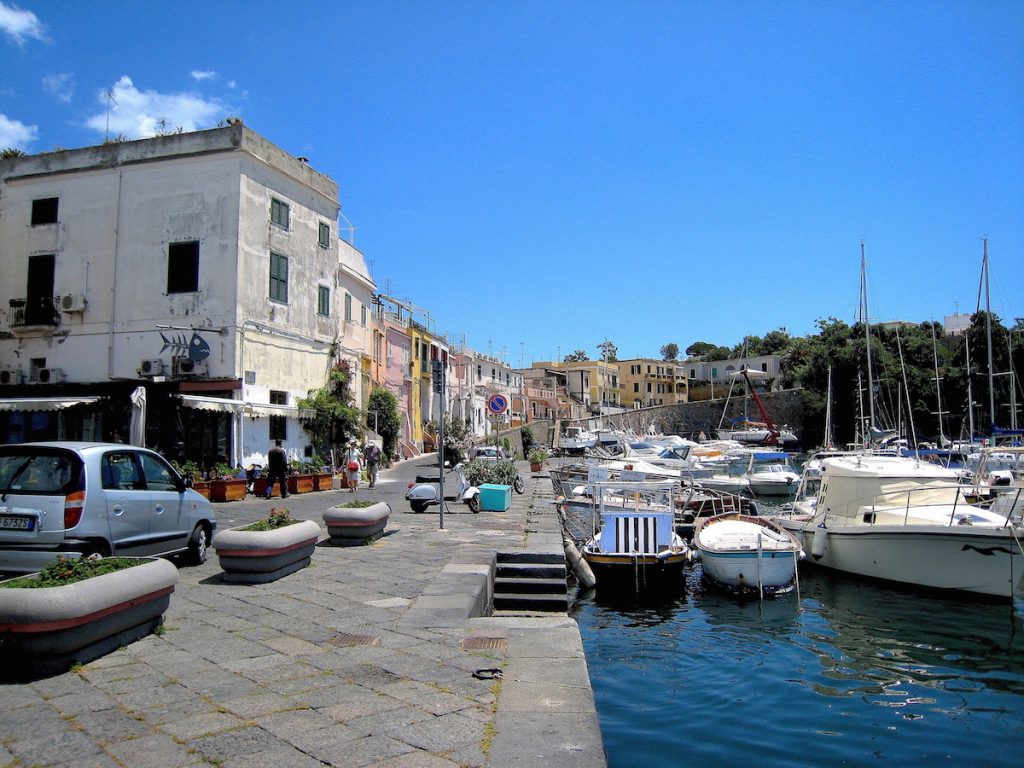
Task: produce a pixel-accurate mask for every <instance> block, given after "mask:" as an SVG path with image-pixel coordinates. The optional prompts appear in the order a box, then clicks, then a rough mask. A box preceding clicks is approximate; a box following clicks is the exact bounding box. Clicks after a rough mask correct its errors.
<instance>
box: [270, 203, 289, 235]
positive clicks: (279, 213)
mask: <svg viewBox="0 0 1024 768" xmlns="http://www.w3.org/2000/svg"><path fill="white" fill-rule="evenodd" d="M270 223H271V224H276V225H277V226H279V227H281V228H282V229H288V203H282V202H281V201H280V200H278V199H277V198H276V197H272V198H270Z"/></svg>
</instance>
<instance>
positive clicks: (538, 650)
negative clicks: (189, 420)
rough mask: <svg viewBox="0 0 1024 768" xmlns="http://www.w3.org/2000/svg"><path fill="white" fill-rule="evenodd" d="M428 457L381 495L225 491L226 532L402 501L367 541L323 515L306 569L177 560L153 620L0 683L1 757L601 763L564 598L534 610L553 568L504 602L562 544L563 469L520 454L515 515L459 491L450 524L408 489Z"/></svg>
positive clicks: (405, 469)
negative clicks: (239, 574) (64, 667)
mask: <svg viewBox="0 0 1024 768" xmlns="http://www.w3.org/2000/svg"><path fill="white" fill-rule="evenodd" d="M430 465H433V466H434V467H436V456H433V455H430V454H428V455H426V456H422V457H419V458H417V459H413V460H411V461H407V462H403V463H401V464H399V465H397V466H395V467H393V468H390V469H388V470H385V471H383V472H382V473H381V477H380V479H379V481H378V484H377V487H376V488H374V489H372V490H371V489H368V488H366V486H365V485H364V486H363V487H361V488H360V489H358V490H357V491H356V492H355V493H352V492H350V491H348V490H334V491H326V492H319V493H308V494H297V495H296V494H293V495H290V496H289V497H288V498H287V499H284V500H282V499H276V498H275V499H272V500H264V499H261V498H257V497H253V496H249V497H248V499H247V500H245V501H237V502H229V503H224V504H218V505H216V513H217V520H218V527H219V529H221V530H223V529H226V528H230V527H234V526H239V525H245V524H247V523H249V522H252V521H255V520H258V519H260V518H263V517H265V516H266V515H267V513H268V512H269V511H270V509H271V508H272V507H276V508H281V507H287V509H288V510H289V511H290V513H291V515H292V516H293V517H295V518H298V519H305V520H314V521H317V522H318V523H320V524H321V526H323V520H322V514H323V512H324V511H325V510H326V509H327V508H329V507H331V506H333V505H337V504H344V503H346V502H348V501H351V500H352V499H365V500H373V501H385V502H387V503H388V504H389V505H390V506H391V510H392V511H391V516H390V520H389V522H388V525H387V528H386V530H385V533H384V536H382V537H381V538H380V539H378V540H377V541H375V542H373V543H372V544H369V545H366V546H346V547H342V546H335V545H332V544H330V542H329V539H328V537H327V534H326V529H325V528H324V529H323V535H322V536H321V539H320V541H319V544H318V545H317V547H316V551H315V553H314V555H313V558H312V563H311V564H310V565H309V566H308V567H306V568H304V569H302V570H300V571H297V572H296V573H293V574H290V575H288V576H286V577H284V578H282V579H279V580H277V581H274V582H271V583H267V584H258V585H244V584H232V583H228V582H226V581H224V580H223V578H222V576H221V573H222V571H221V569H220V567H219V566H218V562H217V556H216V554H215V552H214V551H213V550H212V549H211V551H210V555H209V558H208V559H207V561H206V563H205V564H203V565H201V566H196V567H182V568H181V570H180V577H181V580H180V582H179V584H178V585H177V587H176V590H175V592H174V594H173V596H172V599H171V605H170V608H169V610H168V612H167V613H166V615H165V619H164V624H163V627H162V628H161V629H160V630H159V631H158V632H157V633H155V634H152V635H149V636H147V637H145V638H143V639H142V640H139V641H137V642H134V643H132V644H130V645H128V646H126V647H122V648H120V649H118V650H116V651H114V652H112V653H110V654H108V655H105V656H102V657H101V658H98V659H96V660H94V661H91V662H89V663H87V664H85V665H82V666H79V667H76V668H73V669H71V670H69V671H67V672H65V673H63V674H59V675H56V676H53V677H48V678H42V679H34V680H29V681H27V682H9V683H4V684H0V733H2V734H3V740H2V741H0V768H6V766H14V765H33V766H63V765H72V764H74V765H75V766H76V767H77V768H94V767H95V768H100V767H104V766H132V768H146V766H160V767H161V768H174V767H175V766H204V765H217V766H220V767H221V768H241V767H242V766H244V767H245V768H261V766H268V767H269V766H274V767H275V768H277V767H278V766H288V768H306V767H307V766H308V767H310V768H313V767H315V766H352V767H353V768H355V767H357V766H400V767H402V766H404V767H406V768H445V766H448V767H449V768H452V767H454V766H508V767H510V768H511V766H524V765H529V766H569V767H572V766H581V767H582V766H586V768H600V766H603V765H605V764H606V760H605V754H604V750H603V746H602V740H601V732H600V728H599V725H598V719H597V713H596V710H595V707H594V696H593V692H592V690H591V685H590V679H589V675H588V670H587V661H586V658H585V656H584V653H583V646H582V642H581V639H580V633H579V629H578V627H577V625H576V622H575V621H573V620H572V619H570V618H569V617H568V615H567V614H566V608H565V606H566V605H567V601H565V600H560V599H559V598H558V596H552V595H551V594H547V595H541V596H540V597H536V598H533V599H536V600H537V605H536V606H534V607H531V603H530V600H531V597H530V595H531V594H534V595H537V594H538V593H540V592H542V591H543V590H544V589H545V588H544V587H540V586H538V585H539V584H541V583H546V584H547V585H548V587H546V589H547V591H548V592H550V584H551V583H552V581H553V580H552V579H551V578H539V579H534V578H531V577H530V575H529V573H527V575H526V577H524V578H523V579H522V589H521V593H522V594H520V595H519V597H511V596H514V595H516V594H517V593H518V592H517V588H516V587H515V586H514V584H513V586H511V587H509V586H508V580H509V578H514V577H508V576H499V575H498V574H499V571H500V570H501V569H502V567H503V566H502V563H503V562H504V563H513V564H515V563H520V564H521V563H529V562H531V561H536V562H538V563H548V564H547V565H545V566H542V568H544V567H550V563H549V562H548V561H550V560H552V559H557V555H559V554H560V553H561V551H562V545H561V533H560V529H559V523H558V519H557V516H556V514H555V509H554V506H553V505H552V504H551V499H552V492H551V483H550V479H549V478H548V477H547V476H546V473H545V474H536V475H531V474H530V473H529V471H528V465H527V464H525V463H520V464H519V466H520V471H521V474H522V475H523V477H524V479H525V480H526V492H525V493H524V494H523V495H515V494H513V495H512V503H511V506H510V507H509V508H508V509H507V510H506V511H502V512H495V511H483V512H480V513H478V514H473V513H472V512H471V510H470V509H469V508H468V507H467V506H466V505H464V504H461V503H459V502H448V505H447V511H446V514H445V515H444V528H443V529H442V528H441V527H440V519H439V515H438V514H437V509H436V507H434V508H431V511H430V512H427V513H423V514H414V513H412V512H411V511H410V509H409V505H408V502H406V501H405V500H404V498H403V494H404V492H405V490H406V487H407V485H408V482H409V481H411V480H412V479H413V477H414V476H415V475H416V474H417V473H418V472H424V471H426V468H427V467H429V466H430ZM517 567H519V566H516V565H512V566H508V567H506V570H509V571H511V572H513V573H514V572H515V571H516V569H517ZM496 583H498V584H499V587H498V589H499V595H498V599H497V601H496V599H495V597H496V595H495V585H496ZM503 583H504V586H501V585H502V584H503ZM520 598H522V599H521V600H520ZM496 603H497V604H498V605H499V609H498V610H497V611H495V610H494V606H495V604H496ZM501 606H507V607H504V608H503V607H501Z"/></svg>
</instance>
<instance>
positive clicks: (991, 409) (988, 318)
mask: <svg viewBox="0 0 1024 768" xmlns="http://www.w3.org/2000/svg"><path fill="white" fill-rule="evenodd" d="M981 242H982V256H981V272H982V275H983V276H984V278H985V325H986V333H987V340H988V413H989V418H990V419H991V420H992V427H991V430H990V431H989V434H990V435H991V434H992V433H993V432H994V431H995V426H996V390H995V384H994V381H993V375H994V374H993V372H992V302H991V296H990V295H989V286H988V238H987V237H983V238H982V239H981Z"/></svg>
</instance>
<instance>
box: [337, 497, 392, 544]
mask: <svg viewBox="0 0 1024 768" xmlns="http://www.w3.org/2000/svg"><path fill="white" fill-rule="evenodd" d="M390 516H391V507H390V506H389V505H387V504H385V503H384V502H383V501H378V502H377V503H376V504H371V505H370V506H368V507H346V506H343V505H339V506H336V507H331V508H330V509H328V510H327V511H326V512H324V523H325V524H326V525H327V533H328V534H329V535H330V537H331V544H340V545H342V546H345V545H352V544H369V543H370V542H371V541H375V540H377V539H379V538H380V537H381V536H383V535H384V528H385V527H386V526H387V524H388V518H389V517H390Z"/></svg>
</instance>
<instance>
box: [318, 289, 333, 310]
mask: <svg viewBox="0 0 1024 768" xmlns="http://www.w3.org/2000/svg"><path fill="white" fill-rule="evenodd" d="M316 313H317V314H318V315H322V316H323V317H328V316H330V314H331V289H330V288H328V287H327V286H326V285H321V286H317V294H316Z"/></svg>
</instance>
